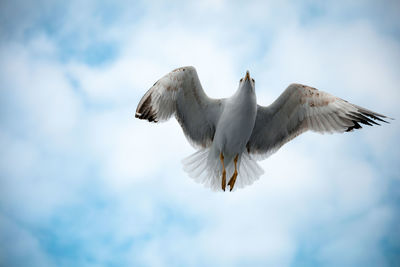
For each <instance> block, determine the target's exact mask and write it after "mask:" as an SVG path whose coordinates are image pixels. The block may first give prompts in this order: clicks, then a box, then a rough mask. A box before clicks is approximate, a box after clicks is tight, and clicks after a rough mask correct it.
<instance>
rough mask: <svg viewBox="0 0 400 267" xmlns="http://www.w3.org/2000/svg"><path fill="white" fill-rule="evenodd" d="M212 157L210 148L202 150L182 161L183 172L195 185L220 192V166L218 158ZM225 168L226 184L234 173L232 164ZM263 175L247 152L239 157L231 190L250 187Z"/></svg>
mask: <svg viewBox="0 0 400 267" xmlns="http://www.w3.org/2000/svg"><path fill="white" fill-rule="evenodd" d="M210 157H213V155H211V153H210V148H203V149H200V150H199V151H197V152H195V153H193V154H192V155H190V156H188V157H187V158H185V159H183V160H182V163H183V170H184V171H185V172H187V173H188V175H189V176H190V177H191V178H193V179H194V180H195V181H196V182H197V183H201V184H204V186H205V187H209V188H211V190H213V191H222V188H221V182H222V180H221V179H222V165H221V162H220V161H219V158H218V157H217V158H210ZM225 168H226V178H227V182H228V181H229V179H230V177H231V176H232V174H233V172H234V164H233V162H230V163H229V164H228V165H227V166H225ZM263 173H264V171H263V169H262V168H261V167H260V165H258V163H257V162H256V161H255V159H253V158H252V157H251V156H250V155H249V154H248V153H247V151H244V152H243V153H242V154H241V155H240V156H239V161H238V177H237V179H236V184H235V187H234V189H233V190H235V189H236V188H243V187H245V186H247V185H251V184H252V183H253V182H254V181H256V180H257V179H258V178H260V176H261V175H262V174H263Z"/></svg>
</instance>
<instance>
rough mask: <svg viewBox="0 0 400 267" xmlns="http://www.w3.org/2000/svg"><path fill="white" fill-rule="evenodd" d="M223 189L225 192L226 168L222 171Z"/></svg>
mask: <svg viewBox="0 0 400 267" xmlns="http://www.w3.org/2000/svg"><path fill="white" fill-rule="evenodd" d="M221 186H222V190H224V192H225V187H226V171H225V169H224V170H223V172H222V185H221Z"/></svg>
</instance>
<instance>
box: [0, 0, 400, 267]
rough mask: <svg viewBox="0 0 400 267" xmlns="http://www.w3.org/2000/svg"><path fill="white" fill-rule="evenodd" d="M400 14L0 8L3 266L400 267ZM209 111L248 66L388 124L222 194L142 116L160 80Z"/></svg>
mask: <svg viewBox="0 0 400 267" xmlns="http://www.w3.org/2000/svg"><path fill="white" fill-rule="evenodd" d="M399 16H400V4H399V2H398V1H372V0H371V1H368V0H366V1H361V0H357V1H330V0H328V1H311V0H303V1H289V0H284V1H229V2H228V1H224V0H215V1H211V0H209V1H168V2H167V1H160V0H149V1H108V0H102V1H94V0H93V1H76V0H72V1H47V0H38V1H21V0H18V1H7V0H6V1H1V2H0V25H1V26H0V104H1V105H0V110H1V112H0V144H1V146H0V147H1V150H0V266H399V265H400V227H399V226H400V224H399V221H400V150H399V149H398V148H397V147H398V143H399V137H400V126H399V123H398V119H399V118H400V109H399V107H398V102H399V101H400V87H399V84H400V75H399V74H400V20H399V19H398V18H399ZM187 65H192V66H195V67H196V69H197V72H198V75H199V77H200V80H201V82H202V85H203V88H204V90H205V92H206V93H207V94H208V95H209V96H210V97H215V98H219V97H227V96H230V95H232V94H233V93H234V92H235V90H236V89H237V86H238V81H239V79H240V78H241V77H243V76H244V74H245V71H246V70H249V71H250V73H251V75H252V77H253V78H254V79H255V80H256V93H257V101H258V103H259V104H261V105H265V106H266V105H269V104H270V103H271V102H272V101H273V100H274V99H276V98H277V97H278V96H279V94H280V93H281V92H282V91H283V90H284V89H285V88H286V87H287V86H288V85H289V84H290V83H293V82H296V83H303V84H306V85H309V86H313V87H316V88H318V89H320V90H323V91H326V92H329V93H331V94H333V95H336V96H338V97H341V98H343V99H346V100H348V101H349V102H352V103H355V104H357V105H360V106H362V107H365V108H368V109H371V110H374V111H376V112H379V113H382V114H385V115H387V116H390V117H392V118H395V120H393V121H391V123H390V124H385V125H382V126H381V127H364V128H363V129H362V130H359V131H354V132H351V133H345V134H334V135H329V134H328V135H319V134H316V133H311V132H307V133H305V134H303V135H301V136H299V137H297V138H296V139H294V140H293V141H292V142H290V143H288V144H286V145H285V146H283V147H282V148H281V149H280V150H279V151H278V152H277V153H275V154H273V155H272V156H270V157H269V158H268V159H266V160H263V161H260V162H259V163H260V165H261V166H262V167H263V169H264V170H265V174H264V175H263V176H262V177H261V178H260V179H259V180H258V181H256V182H255V183H254V184H253V185H251V186H248V187H245V188H243V189H240V190H237V191H235V192H233V193H220V192H212V191H211V190H209V189H208V188H205V187H203V186H202V185H200V184H197V183H195V182H194V181H193V180H192V179H190V178H189V177H188V176H187V175H186V173H185V172H184V171H183V170H182V165H181V160H182V159H183V158H185V157H186V156H188V155H190V154H192V153H194V152H195V149H194V148H193V147H191V146H190V144H189V143H188V142H187V140H186V139H185V137H184V135H183V133H182V130H181V128H180V127H179V124H178V123H177V122H176V120H175V119H171V120H169V121H168V122H165V123H161V124H151V123H148V122H146V121H141V120H137V119H135V118H134V113H135V109H136V106H137V104H138V102H139V100H140V98H141V97H142V95H143V94H144V93H145V92H146V91H147V90H148V89H149V88H150V87H151V85H152V84H153V83H154V82H155V81H156V80H157V79H159V78H160V77H162V76H163V75H164V74H166V73H168V72H169V71H171V70H173V69H175V68H177V67H180V66H187Z"/></svg>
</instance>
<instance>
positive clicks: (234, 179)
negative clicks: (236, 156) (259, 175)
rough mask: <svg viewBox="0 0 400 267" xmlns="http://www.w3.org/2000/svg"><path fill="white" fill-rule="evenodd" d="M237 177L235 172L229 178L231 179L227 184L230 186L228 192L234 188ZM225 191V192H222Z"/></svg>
mask: <svg viewBox="0 0 400 267" xmlns="http://www.w3.org/2000/svg"><path fill="white" fill-rule="evenodd" d="M237 176H238V173H237V171H235V172H234V173H233V175H232V177H231V179H230V180H229V182H228V185H229V186H230V189H229V191H232V189H233V187H234V186H235V182H236V177H237ZM224 191H225V190H224Z"/></svg>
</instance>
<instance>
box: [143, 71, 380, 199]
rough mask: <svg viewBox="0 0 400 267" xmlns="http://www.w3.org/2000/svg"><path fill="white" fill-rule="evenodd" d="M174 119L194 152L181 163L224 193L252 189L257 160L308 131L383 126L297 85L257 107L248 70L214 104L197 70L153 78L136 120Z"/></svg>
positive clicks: (368, 115) (363, 111)
mask: <svg viewBox="0 0 400 267" xmlns="http://www.w3.org/2000/svg"><path fill="white" fill-rule="evenodd" d="M172 115H175V117H176V119H177V120H178V122H179V123H180V125H181V127H182V129H183V131H184V133H185V136H186V137H187V139H188V140H189V141H190V143H191V144H192V145H193V146H195V147H196V148H198V149H199V150H198V151H197V152H196V153H194V154H193V155H191V156H189V157H188V158H186V159H184V161H183V164H184V170H185V171H186V172H188V174H189V175H190V176H191V177H192V178H194V179H195V180H196V181H198V182H200V183H203V184H204V185H206V186H207V187H210V188H212V189H213V190H223V191H225V188H226V186H227V185H228V186H229V187H230V191H232V190H233V189H234V188H236V187H244V186H246V185H250V184H252V183H253V182H254V181H255V180H257V179H258V178H259V177H260V176H261V175H262V174H263V170H262V169H261V167H260V166H259V165H258V163H257V162H256V160H257V159H262V158H266V157H268V156H269V155H271V154H272V153H274V152H276V151H277V150H278V149H279V148H280V147H281V146H282V145H283V144H285V143H287V142H288V141H290V140H292V139H293V138H294V137H296V136H298V135H300V134H301V133H303V132H305V131H307V130H311V131H315V132H320V133H333V132H346V131H352V130H353V129H359V128H361V125H360V123H362V124H366V125H373V124H376V125H379V124H378V123H377V122H376V121H382V122H386V121H384V120H383V119H382V118H386V116H384V115H381V114H378V113H375V112H373V111H370V110H367V109H365V108H361V107H359V106H356V105H354V104H351V103H348V102H347V101H345V100H343V99H340V98H338V97H335V96H333V95H330V94H328V93H325V92H322V91H319V90H317V89H315V88H312V87H309V86H305V85H301V84H291V85H289V87H288V88H287V89H286V90H285V91H284V92H283V93H282V94H281V95H280V96H279V98H278V99H277V100H276V101H275V102H274V103H272V104H271V105H270V106H268V107H263V106H260V105H257V100H256V94H255V82H254V79H252V78H251V77H250V73H249V72H248V71H247V72H246V75H245V77H243V78H242V79H240V82H239V87H238V89H237V91H236V93H235V94H234V95H233V96H232V97H230V98H225V99H212V98H209V97H208V96H207V95H206V94H205V93H204V91H203V89H202V87H201V84H200V81H199V78H198V76H197V72H196V70H195V68H194V67H182V68H178V69H176V70H174V71H172V72H170V73H168V74H167V75H165V76H164V77H162V78H161V79H160V80H158V81H157V82H156V83H155V84H154V85H153V86H152V87H151V88H150V89H149V90H148V91H147V93H146V94H145V95H144V96H143V97H142V99H141V100H140V102H139V104H138V107H137V109H136V115H135V116H136V117H137V118H139V119H145V120H148V121H150V122H158V121H163V120H167V119H169V118H170V117H171V116H172ZM226 177H230V179H229V180H228V183H227V179H226ZM235 185H236V187H235Z"/></svg>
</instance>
